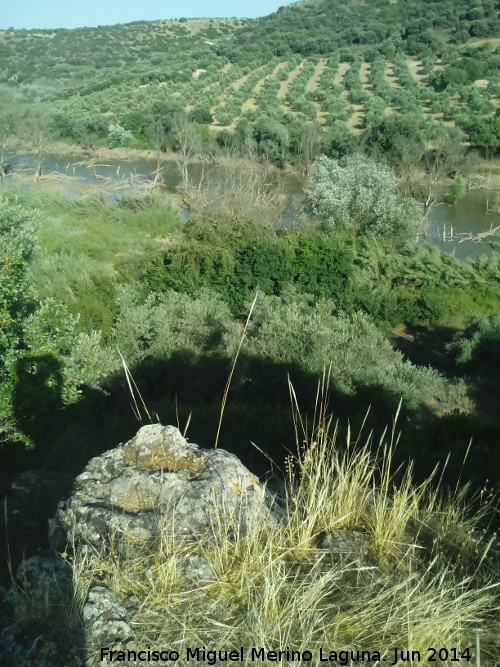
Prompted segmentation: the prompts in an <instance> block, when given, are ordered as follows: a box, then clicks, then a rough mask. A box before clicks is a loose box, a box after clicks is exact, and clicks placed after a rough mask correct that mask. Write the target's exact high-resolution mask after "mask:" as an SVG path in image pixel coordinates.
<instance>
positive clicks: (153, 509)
mask: <svg viewBox="0 0 500 667" xmlns="http://www.w3.org/2000/svg"><path fill="white" fill-rule="evenodd" d="M271 516H272V515H271V512H270V510H269V508H268V506H267V504H266V494H265V490H264V487H262V486H261V485H260V483H259V481H258V479H257V478H256V477H255V475H253V474H252V473H250V472H249V471H248V470H247V469H246V468H245V467H244V466H243V464H242V463H241V462H240V461H239V459H238V458H237V457H236V456H235V455H234V454H230V453H229V452H226V451H224V450H222V449H201V448H199V447H198V446H197V445H195V444H193V443H189V442H187V440H186V439H185V438H184V437H183V436H182V435H181V433H180V432H179V430H178V429H177V428H175V427H173V426H162V425H161V424H153V425H151V426H144V427H143V428H141V429H140V430H139V432H138V433H137V435H136V436H135V437H134V438H132V440H130V441H129V442H127V443H125V444H124V445H121V446H119V447H117V448H115V449H112V450H110V451H108V452H106V453H105V454H103V455H101V456H99V457H97V458H94V459H92V460H91V461H90V463H89V464H88V465H87V467H86V469H85V470H84V472H83V473H82V474H81V475H80V476H79V477H78V478H77V479H76V481H75V484H74V489H73V492H72V494H71V495H70V497H69V499H68V500H66V501H63V502H61V503H60V504H59V508H58V510H57V513H56V515H55V517H54V518H53V519H52V520H51V521H50V527H49V536H50V543H51V545H52V546H53V547H54V548H55V549H56V550H59V551H62V550H64V549H65V548H66V544H67V543H70V542H72V543H74V544H76V545H78V544H88V545H91V546H93V547H95V548H97V549H105V548H106V545H107V544H108V543H109V540H110V539H111V536H113V537H114V540H115V544H117V542H118V543H119V542H120V540H122V541H123V542H125V541H126V538H128V539H130V538H133V539H134V540H136V541H138V542H139V543H140V542H141V541H143V542H144V543H151V541H152V540H154V539H157V538H159V536H160V535H161V534H162V532H164V531H169V532H170V533H171V534H172V535H174V536H176V537H181V536H199V535H206V534H208V533H212V534H214V535H215V534H216V533H217V531H220V530H221V529H222V531H223V532H225V535H226V536H227V533H228V531H231V530H233V531H234V532H235V533H238V534H239V533H241V532H242V531H244V530H245V529H246V528H247V526H248V524H249V522H251V521H254V520H262V519H268V520H270V519H271ZM221 536H222V535H221ZM118 546H119V545H118Z"/></svg>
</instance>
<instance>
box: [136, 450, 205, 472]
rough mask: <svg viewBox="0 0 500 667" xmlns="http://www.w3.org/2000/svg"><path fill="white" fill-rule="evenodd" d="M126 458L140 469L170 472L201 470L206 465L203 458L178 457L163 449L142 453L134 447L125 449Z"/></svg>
mask: <svg viewBox="0 0 500 667" xmlns="http://www.w3.org/2000/svg"><path fill="white" fill-rule="evenodd" d="M124 458H125V462H126V463H134V464H135V465H137V466H138V467H140V468H149V469H151V470H168V471H170V472H177V471H178V470H193V471H194V470H199V469H200V468H201V466H202V465H203V463H204V457H203V456H194V455H193V454H188V455H184V456H176V455H175V454H173V453H172V452H169V451H166V450H165V449H163V448H162V447H159V448H158V449H154V450H153V451H149V452H144V453H140V452H138V451H137V449H136V448H135V447H134V446H133V445H132V446H128V447H126V448H125V452H124Z"/></svg>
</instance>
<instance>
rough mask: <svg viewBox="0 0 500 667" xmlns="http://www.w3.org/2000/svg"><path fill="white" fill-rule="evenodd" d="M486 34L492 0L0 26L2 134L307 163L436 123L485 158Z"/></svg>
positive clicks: (421, 138)
mask: <svg viewBox="0 0 500 667" xmlns="http://www.w3.org/2000/svg"><path fill="white" fill-rule="evenodd" d="M498 28H499V19H498V9H497V7H496V6H495V3H494V2H493V1H492V0H477V1H476V2H475V4H474V5H473V6H471V5H470V4H469V3H467V2H465V0H462V1H460V2H449V1H448V0H439V1H436V2H425V1H424V0H419V2H417V3H415V2H413V1H412V2H410V1H403V0H400V1H399V2H396V3H394V2H389V0H381V1H380V2H367V3H364V2H345V1H341V0H321V2H318V1H316V0H314V1H313V0H307V1H306V2H301V3H296V4H293V5H290V6H286V7H283V8H281V9H280V10H279V11H278V12H276V13H275V14H272V15H270V16H268V17H264V18H262V19H257V20H253V21H250V20H246V21H237V20H226V21H225V20H219V19H217V20H216V19H213V20H202V19H193V20H189V21H177V22H176V21H159V22H158V21H157V22H150V23H147V22H138V23H133V24H129V25H118V26H112V27H98V28H81V29H78V30H73V31H68V30H54V31H34V30H32V31H24V30H23V31H15V30H6V31H0V82H2V83H3V84H4V85H3V90H2V91H1V92H2V98H3V99H2V109H1V111H0V115H1V116H2V118H3V119H4V120H3V121H2V125H4V123H6V119H7V117H9V118H10V119H11V120H12V118H13V117H14V119H15V120H16V123H10V122H9V123H6V126H8V130H5V129H3V130H2V132H3V133H4V134H6V137H9V136H10V137H12V136H14V135H16V133H17V134H19V135H20V136H24V137H26V136H30V137H33V139H32V144H33V148H34V149H35V150H37V151H39V150H41V144H43V143H47V142H48V141H50V140H53V139H54V138H55V137H60V138H63V139H65V140H67V141H70V142H77V143H79V144H80V145H82V146H84V147H95V146H98V145H109V146H117V145H131V146H135V147H154V148H158V149H159V150H165V149H167V148H168V149H174V150H176V151H179V152H180V153H181V154H184V153H186V151H187V152H188V153H189V155H193V154H196V155H203V156H206V157H211V156H213V155H214V154H216V153H217V152H218V151H220V150H223V151H228V150H233V149H234V148H235V147H237V148H238V149H239V150H243V151H244V152H246V153H248V151H250V150H253V151H256V152H257V153H259V155H260V156H261V157H266V158H267V159H270V160H271V161H274V162H277V163H282V162H283V161H292V162H295V163H297V164H300V165H302V166H306V167H307V165H310V163H311V162H312V161H313V160H314V157H315V156H316V155H317V154H318V153H320V152H322V153H325V154H326V155H329V156H331V157H338V156H339V155H342V154H345V153H348V152H350V151H351V150H352V148H353V145H354V143H356V142H359V141H361V143H362V144H365V143H367V144H368V145H370V146H371V147H372V148H373V149H374V150H376V149H378V148H379V147H380V146H381V145H384V144H390V145H391V146H392V147H393V149H394V147H395V146H398V145H399V146H400V144H401V141H402V140H404V138H405V137H406V136H407V134H408V132H410V133H411V135H412V136H414V137H415V138H418V141H417V143H418V142H420V143H423V145H428V144H429V142H434V141H435V137H436V135H439V134H443V132H445V131H446V133H448V134H449V135H450V139H449V142H450V141H451V142H453V143H459V144H460V143H463V142H469V143H470V144H471V146H473V147H475V148H476V149H477V150H479V152H480V153H482V154H483V155H485V156H487V157H489V156H490V155H491V154H494V153H496V152H497V150H498V146H499V142H500V119H499V115H498V104H499V90H500V88H499V86H500V80H499V72H500V66H499V65H500V54H499V48H500V47H499V45H498V37H497V36H498V33H499V30H498ZM271 35H272V38H270V36H271ZM9 98H10V100H9ZM23 115H24V116H25V118H24V120H23V121H22V122H19V121H20V119H21V117H22V116H23ZM395 119H396V120H395ZM397 119H400V120H401V122H398V120H397ZM186 123H188V124H189V126H190V132H189V135H186V133H185V124H186ZM27 128H29V132H27V131H26V129H27ZM3 143H4V142H3V141H2V142H0V145H1V144H3ZM4 153H5V151H3V149H2V154H1V155H0V158H1V160H0V161H1V162H2V164H4V162H5V154H4ZM421 157H422V156H421V151H420V150H418V151H417V158H421ZM417 163H418V166H421V164H422V160H421V159H420V161H419V160H418V159H417ZM451 171H455V170H451Z"/></svg>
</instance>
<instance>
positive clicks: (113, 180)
mask: <svg viewBox="0 0 500 667" xmlns="http://www.w3.org/2000/svg"><path fill="white" fill-rule="evenodd" d="M8 162H9V163H10V164H11V165H12V166H13V167H14V168H15V169H19V168H20V167H27V168H29V167H34V166H35V158H34V156H33V155H29V154H21V155H16V156H15V157H13V158H11V159H10V160H9V161H8ZM79 162H80V159H79V158H77V157H74V158H72V157H71V156H57V155H51V156H48V157H46V158H45V159H44V161H43V169H44V171H45V172H56V173H59V174H61V176H64V177H65V178H66V179H67V180H65V181H64V182H63V183H62V184H61V183H59V184H58V185H59V186H61V185H62V187H63V188H64V190H66V191H67V192H69V193H70V194H74V195H75V196H78V195H79V194H81V193H82V192H84V191H88V188H89V186H94V187H95V186H98V187H99V189H100V190H101V191H103V192H104V193H106V194H107V196H109V197H110V198H117V197H119V196H120V194H124V193H126V192H127V190H128V191H130V180H131V179H133V180H134V182H135V184H137V186H138V187H139V189H140V185H141V184H145V183H146V182H147V181H148V180H150V179H151V175H152V174H153V172H154V171H155V169H156V161H155V160H146V159H138V160H130V161H122V160H120V161H116V160H112V159H111V158H110V159H109V160H105V161H100V162H96V163H95V164H93V165H91V166H89V164H79ZM188 171H189V177H190V181H191V182H192V183H195V184H196V183H199V181H200V179H201V178H204V179H206V180H207V181H208V182H210V181H212V182H215V183H217V184H218V185H224V183H225V182H227V179H226V175H227V171H226V169H225V168H224V167H223V166H219V165H202V164H197V163H194V164H190V165H189V166H188ZM162 176H163V180H164V187H165V188H166V189H167V191H169V192H171V193H174V192H175V191H176V188H177V187H178V186H179V185H180V184H181V174H180V171H179V168H178V166H177V164H176V162H175V161H174V160H172V161H165V162H163V163H162ZM275 179H276V184H277V185H280V186H282V187H283V191H284V193H285V194H286V195H287V196H288V197H289V198H291V199H293V198H295V197H298V196H301V195H302V193H303V182H302V180H301V179H300V178H298V177H297V176H296V175H294V174H289V173H281V172H276V175H275ZM29 187H37V186H36V185H34V186H29ZM492 199H493V192H492V191H491V190H471V191H470V192H468V193H467V195H466V197H464V198H463V199H460V200H458V201H456V202H455V203H454V204H453V205H446V204H442V205H440V206H436V207H435V208H434V209H433V210H432V211H431V213H430V216H429V228H428V232H427V238H426V239H425V240H426V241H428V242H429V243H432V244H434V245H437V246H439V247H440V248H441V249H442V250H444V251H445V252H452V253H454V254H455V255H456V256H457V257H460V258H462V259H463V258H466V257H471V256H474V255H477V254H479V253H490V252H491V248H490V247H489V245H488V244H487V243H482V244H477V243H474V242H472V241H462V242H458V239H457V237H458V238H459V235H460V234H469V233H472V234H478V233H480V232H484V231H486V230H488V229H490V228H491V227H495V226H497V225H499V224H500V215H498V214H491V213H489V214H488V213H487V205H488V202H490V203H491V200H492ZM284 222H285V224H287V225H288V224H290V223H291V222H293V216H292V215H291V214H290V213H288V214H287V213H285V216H284ZM451 234H452V235H453V236H454V240H452V241H450V240H446V239H447V238H449V237H450V235H451ZM496 240H498V237H497V238H496Z"/></svg>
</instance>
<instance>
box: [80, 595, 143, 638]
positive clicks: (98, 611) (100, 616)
mask: <svg viewBox="0 0 500 667" xmlns="http://www.w3.org/2000/svg"><path fill="white" fill-rule="evenodd" d="M130 615H131V613H130V611H129V610H127V608H126V607H125V605H124V604H123V603H122V601H121V600H120V599H119V598H118V597H117V596H116V595H115V594H114V593H113V592H112V591H110V590H109V588H106V586H94V587H93V588H91V589H90V591H89V595H88V598H87V601H86V603H85V606H84V608H83V620H84V622H85V625H86V627H87V628H89V631H90V635H91V637H92V639H93V640H94V642H95V644H96V645H98V646H114V645H116V644H122V643H125V642H127V641H128V640H130V639H131V638H132V637H133V632H132V630H131V629H130V626H129V624H128V622H127V621H128V619H129V618H130Z"/></svg>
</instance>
